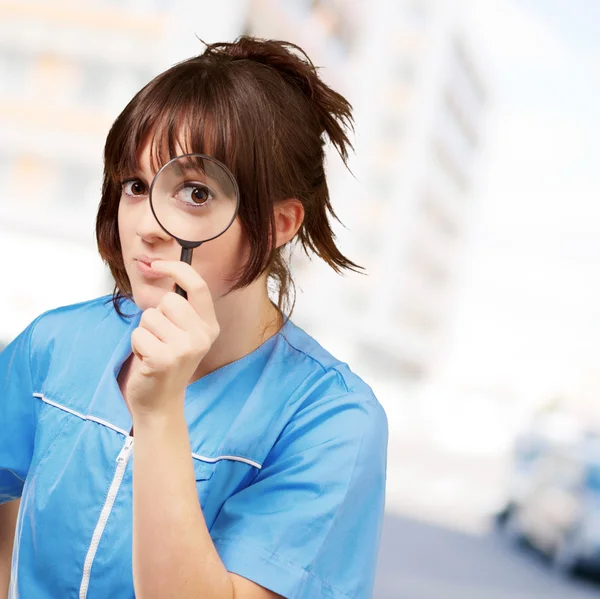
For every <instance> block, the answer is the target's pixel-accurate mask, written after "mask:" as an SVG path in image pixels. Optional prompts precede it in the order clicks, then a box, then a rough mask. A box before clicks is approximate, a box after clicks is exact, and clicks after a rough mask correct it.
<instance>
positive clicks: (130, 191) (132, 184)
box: [121, 179, 146, 196]
mask: <svg viewBox="0 0 600 599" xmlns="http://www.w3.org/2000/svg"><path fill="white" fill-rule="evenodd" d="M121 189H122V191H123V193H125V194H126V195H128V196H142V195H144V194H145V193H146V186H145V185H144V184H143V183H142V182H141V181H140V180H139V179H130V180H128V181H123V183H121Z"/></svg>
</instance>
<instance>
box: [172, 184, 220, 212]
mask: <svg viewBox="0 0 600 599" xmlns="http://www.w3.org/2000/svg"><path fill="white" fill-rule="evenodd" d="M176 197H177V199H178V200H180V201H182V202H184V203H185V204H188V205H189V206H191V207H193V208H200V207H202V206H206V205H207V204H208V203H209V202H210V201H211V200H212V199H213V195H212V192H211V190H210V189H209V188H208V187H207V186H206V185H199V184H198V183H195V184H188V185H186V186H185V187H183V188H182V189H181V190H180V191H179V192H178V193H177V195H176Z"/></svg>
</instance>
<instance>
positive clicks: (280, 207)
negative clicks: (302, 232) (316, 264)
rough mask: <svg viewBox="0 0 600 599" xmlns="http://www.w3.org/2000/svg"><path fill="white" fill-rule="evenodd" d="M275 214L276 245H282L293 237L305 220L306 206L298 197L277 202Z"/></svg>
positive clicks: (274, 207)
mask: <svg viewBox="0 0 600 599" xmlns="http://www.w3.org/2000/svg"><path fill="white" fill-rule="evenodd" d="M273 214H274V216H275V235H276V236H275V247H281V246H282V245H285V244H286V243H287V242H288V241H290V240H291V239H293V237H294V235H296V233H297V232H298V229H299V228H300V226H301V225H302V221H303V220H304V206H303V205H302V202H301V201H300V200H297V199H296V198H288V199H285V200H281V201H279V202H276V203H275V205H274V206H273Z"/></svg>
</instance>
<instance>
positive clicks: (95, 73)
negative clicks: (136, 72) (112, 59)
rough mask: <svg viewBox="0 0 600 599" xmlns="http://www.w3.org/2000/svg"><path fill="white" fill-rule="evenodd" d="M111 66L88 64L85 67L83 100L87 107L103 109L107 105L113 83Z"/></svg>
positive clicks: (95, 63)
mask: <svg viewBox="0 0 600 599" xmlns="http://www.w3.org/2000/svg"><path fill="white" fill-rule="evenodd" d="M111 76H112V71H111V67H110V65H108V64H106V63H101V62H88V63H86V64H84V65H83V82H82V86H81V98H82V100H83V102H84V103H85V104H87V105H91V106H96V107H101V106H104V105H105V104H106V101H107V92H108V88H109V85H110V82H111Z"/></svg>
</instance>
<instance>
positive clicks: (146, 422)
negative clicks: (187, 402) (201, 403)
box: [131, 397, 185, 430]
mask: <svg viewBox="0 0 600 599" xmlns="http://www.w3.org/2000/svg"><path fill="white" fill-rule="evenodd" d="M158 404H159V406H160V407H157V408H156V409H154V408H152V409H148V408H146V407H144V408H141V409H137V410H133V411H132V414H131V419H132V423H133V427H134V429H136V430H138V429H140V428H142V427H144V428H146V427H150V428H170V427H172V426H178V425H180V424H181V423H185V414H184V411H183V404H184V401H183V399H181V401H178V399H177V398H175V397H170V398H169V399H168V401H164V402H158Z"/></svg>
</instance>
